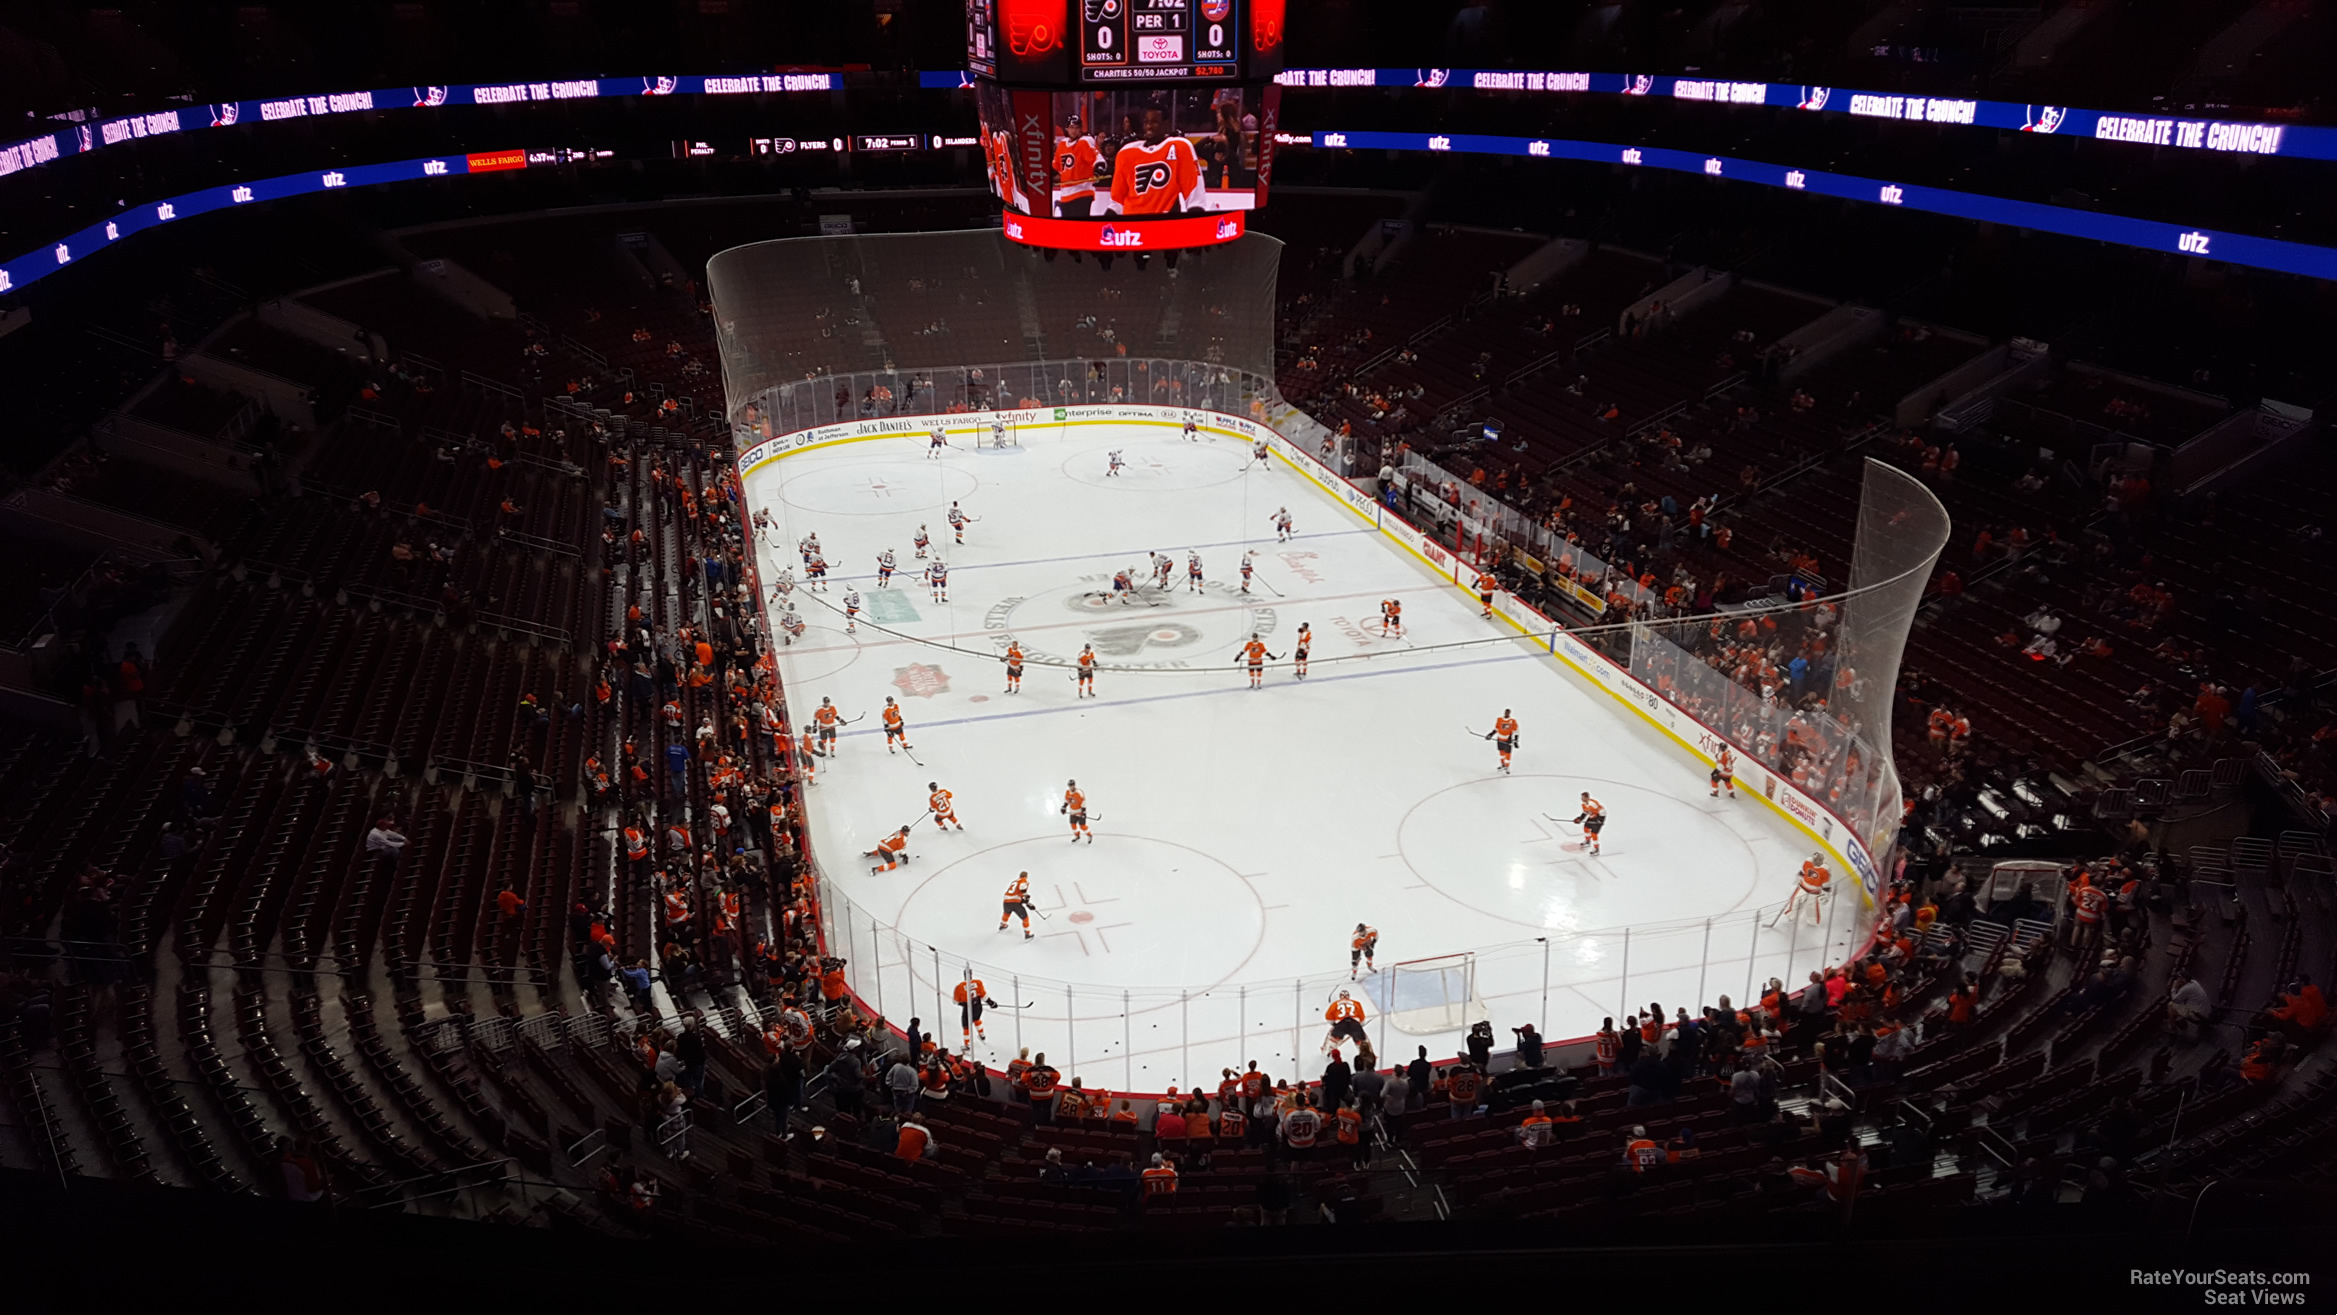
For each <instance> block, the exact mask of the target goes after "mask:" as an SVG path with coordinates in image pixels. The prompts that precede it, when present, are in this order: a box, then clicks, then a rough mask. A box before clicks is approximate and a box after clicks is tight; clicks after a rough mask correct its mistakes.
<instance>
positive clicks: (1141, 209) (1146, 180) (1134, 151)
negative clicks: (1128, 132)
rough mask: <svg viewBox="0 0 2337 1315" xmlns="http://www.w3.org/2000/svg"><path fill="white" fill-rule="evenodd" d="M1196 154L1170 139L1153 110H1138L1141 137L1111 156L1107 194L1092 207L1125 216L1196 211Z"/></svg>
mask: <svg viewBox="0 0 2337 1315" xmlns="http://www.w3.org/2000/svg"><path fill="white" fill-rule="evenodd" d="M1206 196H1207V190H1206V189H1205V188H1203V186H1202V185H1201V155H1200V152H1198V151H1195V150H1194V149H1193V143H1192V142H1191V141H1189V140H1188V139H1186V138H1183V137H1172V136H1170V135H1169V131H1168V121H1167V118H1166V117H1165V116H1164V115H1163V114H1162V113H1161V112H1160V111H1159V110H1146V111H1145V112H1144V136H1143V137H1142V138H1141V139H1139V140H1137V141H1132V142H1129V143H1127V144H1126V145H1124V146H1122V147H1121V148H1120V149H1119V151H1118V152H1117V153H1115V154H1114V155H1113V156H1112V190H1111V192H1110V194H1109V195H1107V196H1099V197H1097V198H1096V209H1097V210H1099V211H1102V212H1104V213H1108V214H1120V215H1129V216H1138V215H1165V214H1169V213H1171V212H1173V211H1178V210H1200V209H1202V208H1203V206H1202V201H1203V199H1204V198H1205V197H1206Z"/></svg>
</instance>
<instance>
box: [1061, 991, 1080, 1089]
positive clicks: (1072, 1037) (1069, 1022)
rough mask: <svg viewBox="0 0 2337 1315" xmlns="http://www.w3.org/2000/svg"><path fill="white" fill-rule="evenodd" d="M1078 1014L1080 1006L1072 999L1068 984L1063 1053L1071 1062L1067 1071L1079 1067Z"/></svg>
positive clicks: (1065, 994) (1065, 1002) (1065, 993)
mask: <svg viewBox="0 0 2337 1315" xmlns="http://www.w3.org/2000/svg"><path fill="white" fill-rule="evenodd" d="M1078 1014H1079V1010H1078V1008H1077V1007H1076V1006H1075V1005H1073V1004H1072V1001H1071V987H1070V986H1069V985H1068V984H1066V985H1065V986H1064V988H1063V1045H1064V1051H1063V1053H1064V1054H1065V1055H1066V1056H1068V1057H1069V1059H1068V1062H1069V1064H1070V1068H1067V1069H1065V1070H1064V1072H1066V1073H1068V1072H1071V1071H1072V1070H1073V1069H1077V1068H1078V1067H1079V1017H1078Z"/></svg>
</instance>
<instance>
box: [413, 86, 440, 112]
mask: <svg viewBox="0 0 2337 1315" xmlns="http://www.w3.org/2000/svg"><path fill="white" fill-rule="evenodd" d="M445 103H446V88H444V87H416V88H414V108H415V109H418V110H419V109H428V108H430V107H432V106H437V105H444V104H445Z"/></svg>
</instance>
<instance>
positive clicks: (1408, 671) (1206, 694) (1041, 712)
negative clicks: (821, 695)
mask: <svg viewBox="0 0 2337 1315" xmlns="http://www.w3.org/2000/svg"><path fill="white" fill-rule="evenodd" d="M1519 638H1521V639H1526V640H1531V639H1532V638H1533V637H1532V636H1531V635H1521V636H1519ZM1387 656H1389V657H1391V658H1392V657H1400V656H1402V655H1401V654H1397V653H1390V654H1388V655H1387ZM1547 656H1549V655H1548V654H1546V653H1512V654H1509V655H1507V656H1504V657H1490V658H1469V659H1466V660H1464V661H1460V662H1435V663H1430V664H1429V665H1427V666H1424V667H1402V668H1397V669H1393V670H1389V669H1381V670H1378V671H1358V672H1354V673H1352V674H1350V675H1345V676H1324V677H1322V678H1320V679H1317V680H1310V681H1308V682H1307V683H1308V684H1309V685H1329V684H1334V683H1336V682H1338V681H1342V680H1371V679H1375V678H1377V677H1380V676H1409V675H1412V674H1414V673H1415V672H1422V671H1451V670H1453V669H1455V668H1458V667H1482V666H1490V665H1492V664H1494V663H1497V662H1524V661H1527V660H1529V659H1532V658H1538V657H1547ZM1171 669H1172V670H1188V671H1191V672H1194V673H1200V672H1205V671H1208V670H1210V669H1211V668H1208V667H1191V668H1171ZM1228 670H1236V671H1238V670H1239V669H1238V668H1228ZM1249 692H1250V687H1249V686H1247V685H1229V686H1227V687H1226V688H1224V689H1196V690H1187V691H1185V692H1184V693H1182V694H1147V695H1144V696H1142V697H1140V698H1133V699H1119V700H1116V701H1114V702H1113V704H1112V706H1113V707H1115V708H1125V707H1128V706H1130V705H1132V704H1138V703H1167V702H1171V701H1173V700H1176V699H1202V698H1214V697H1216V696H1217V695H1220V694H1234V693H1242V694H1247V693H1249ZM1085 706H1086V705H1085V704H1081V703H1074V704H1073V705H1071V706H1070V707H1068V708H1030V709H1026V710H1024V711H1021V712H997V713H991V714H989V715H988V716H982V717H952V718H950V719H949V720H947V721H927V722H919V723H918V724H917V729H919V730H923V729H926V728H928V727H937V726H967V725H971V724H973V723H975V722H984V721H1007V720H1011V719H1013V718H1016V717H1041V716H1045V715H1047V714H1048V713H1053V712H1078V711H1080V710H1081V709H1082V708H1084V707H1085ZM877 733H878V728H877V727H874V726H871V727H869V728H868V729H867V730H864V731H845V732H844V733H843V734H842V735H841V736H839V737H838V738H840V739H847V740H848V739H851V738H853V737H854V736H857V735H875V734H877Z"/></svg>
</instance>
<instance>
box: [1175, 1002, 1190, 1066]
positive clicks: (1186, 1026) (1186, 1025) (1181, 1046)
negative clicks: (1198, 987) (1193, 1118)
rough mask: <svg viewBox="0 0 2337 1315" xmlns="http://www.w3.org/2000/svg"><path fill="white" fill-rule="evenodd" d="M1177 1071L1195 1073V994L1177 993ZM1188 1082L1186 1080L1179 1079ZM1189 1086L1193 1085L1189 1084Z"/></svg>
mask: <svg viewBox="0 0 2337 1315" xmlns="http://www.w3.org/2000/svg"><path fill="white" fill-rule="evenodd" d="M1177 1071H1178V1072H1179V1073H1188V1074H1189V1073H1191V1072H1192V1071H1193V993H1192V992H1190V991H1179V992H1177ZM1177 1081H1179V1082H1186V1079H1185V1078H1182V1077H1180V1078H1178V1079H1177ZM1187 1085H1191V1084H1190V1083H1189V1082H1188V1083H1187Z"/></svg>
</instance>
